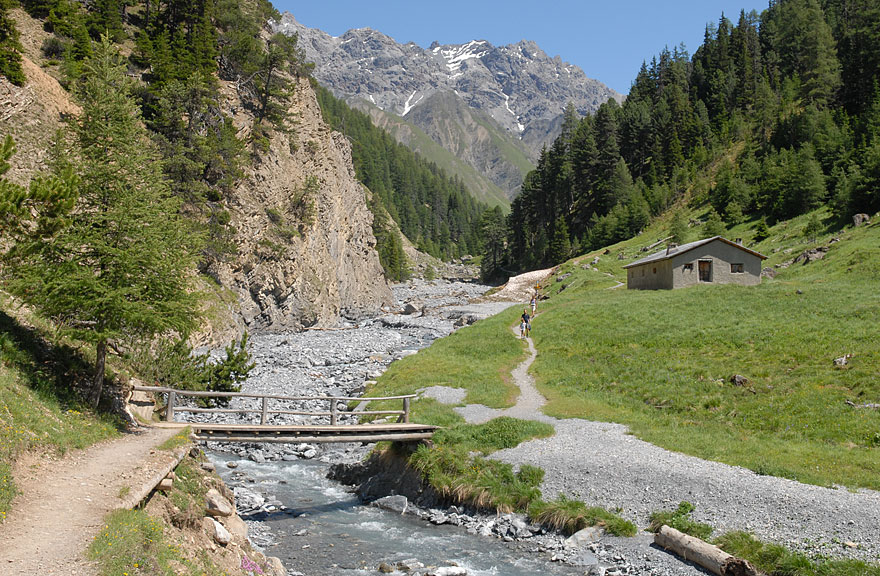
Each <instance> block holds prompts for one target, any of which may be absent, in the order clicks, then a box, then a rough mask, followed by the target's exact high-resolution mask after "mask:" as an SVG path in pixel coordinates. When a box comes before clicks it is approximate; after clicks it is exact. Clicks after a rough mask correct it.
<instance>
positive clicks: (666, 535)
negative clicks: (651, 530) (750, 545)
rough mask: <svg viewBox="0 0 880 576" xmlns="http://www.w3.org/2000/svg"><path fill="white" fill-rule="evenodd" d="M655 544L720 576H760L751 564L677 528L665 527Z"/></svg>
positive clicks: (657, 536)
mask: <svg viewBox="0 0 880 576" xmlns="http://www.w3.org/2000/svg"><path fill="white" fill-rule="evenodd" d="M654 544H657V545H658V546H662V547H663V548H665V549H666V550H672V551H673V552H675V553H676V554H678V555H679V556H681V557H682V558H684V559H685V560H689V561H691V562H693V563H694V564H698V565H700V566H702V567H703V568H705V569H706V570H708V571H710V572H712V573H713V574H717V575H718V576H760V574H761V573H760V572H758V571H757V570H755V569H754V568H753V567H752V565H751V564H749V563H748V562H747V561H746V560H743V559H742V558H737V557H735V556H731V555H730V554H728V553H727V552H725V551H724V550H722V549H721V548H719V547H717V546H713V545H711V544H709V543H708V542H703V541H702V540H700V539H699V538H694V537H693V536H688V535H687V534H685V533H683V532H679V531H678V530H676V529H675V528H670V527H669V526H663V527H661V528H660V531H659V532H657V533H656V534H654Z"/></svg>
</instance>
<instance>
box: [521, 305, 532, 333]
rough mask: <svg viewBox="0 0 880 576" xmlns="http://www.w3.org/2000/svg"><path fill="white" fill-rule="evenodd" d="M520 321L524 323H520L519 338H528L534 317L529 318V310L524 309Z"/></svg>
mask: <svg viewBox="0 0 880 576" xmlns="http://www.w3.org/2000/svg"><path fill="white" fill-rule="evenodd" d="M520 319H521V320H522V321H521V322H520V325H519V327H520V331H519V337H520V338H528V337H529V334H530V333H531V331H532V317H531V316H529V310H528V308H523V313H522V316H520Z"/></svg>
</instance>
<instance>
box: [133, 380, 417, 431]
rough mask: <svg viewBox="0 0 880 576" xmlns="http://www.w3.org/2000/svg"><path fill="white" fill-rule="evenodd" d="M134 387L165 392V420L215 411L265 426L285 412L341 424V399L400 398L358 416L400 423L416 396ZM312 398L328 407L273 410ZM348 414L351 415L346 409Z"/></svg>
mask: <svg viewBox="0 0 880 576" xmlns="http://www.w3.org/2000/svg"><path fill="white" fill-rule="evenodd" d="M132 389H134V390H140V391H143V392H153V393H156V394H165V395H167V397H168V401H167V404H166V407H167V408H166V411H165V420H166V421H169V422H171V421H173V420H174V414H175V412H192V413H214V414H259V415H260V424H261V425H265V424H267V423H268V422H269V416H271V415H273V414H284V415H289V416H312V417H327V416H329V417H330V425H331V426H337V425H339V409H338V404H339V403H340V402H352V401H354V402H361V401H368V402H372V401H374V400H401V401H402V403H403V409H402V410H371V411H359V412H357V413H356V414H357V415H358V416H389V415H390V416H394V415H397V416H398V420H397V421H398V422H405V423H409V416H410V401H411V400H412V399H413V398H415V397H416V395H415V394H409V395H406V396H383V397H381V398H355V397H349V396H278V395H273V394H248V393H244V392H203V391H196V390H178V389H175V388H166V387H164V386H133V387H132ZM179 397H191V398H253V399H257V400H259V402H258V404H259V405H260V407H259V408H194V407H191V406H184V405H180V404H178V403H177V400H178V398H179ZM309 400H317V401H326V402H329V410H328V411H326V412H324V411H306V410H278V409H275V410H272V409H270V406H269V402H270V401H277V402H285V401H286V402H288V403H290V402H305V401H309ZM345 414H351V413H350V412H345Z"/></svg>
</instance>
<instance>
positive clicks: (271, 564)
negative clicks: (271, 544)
mask: <svg viewBox="0 0 880 576" xmlns="http://www.w3.org/2000/svg"><path fill="white" fill-rule="evenodd" d="M266 572H267V573H268V574H269V575H270V576H287V570H285V568H284V563H282V562H281V558H278V557H277V556H266Z"/></svg>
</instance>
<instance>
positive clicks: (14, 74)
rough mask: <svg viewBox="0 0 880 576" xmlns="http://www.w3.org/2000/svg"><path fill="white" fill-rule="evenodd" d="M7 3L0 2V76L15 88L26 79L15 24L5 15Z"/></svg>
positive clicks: (6, 1) (1, 0) (5, 1)
mask: <svg viewBox="0 0 880 576" xmlns="http://www.w3.org/2000/svg"><path fill="white" fill-rule="evenodd" d="M8 1H9V0H0V76H4V77H5V78H6V79H7V80H9V81H10V82H12V83H13V84H15V85H16V86H23V85H24V83H25V80H26V78H25V76H24V71H23V70H22V69H21V54H20V53H19V52H20V51H21V44H20V43H19V41H18V30H17V29H16V28H15V22H14V21H13V20H12V17H11V16H9V14H8V13H7V9H8V8H9V4H8Z"/></svg>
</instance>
